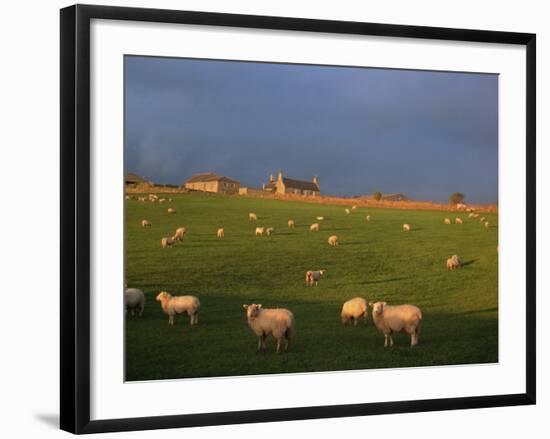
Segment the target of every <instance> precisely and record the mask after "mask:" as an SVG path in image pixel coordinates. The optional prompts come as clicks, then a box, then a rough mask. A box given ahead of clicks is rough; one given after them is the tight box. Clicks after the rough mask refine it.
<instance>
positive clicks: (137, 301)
mask: <svg viewBox="0 0 550 439" xmlns="http://www.w3.org/2000/svg"><path fill="white" fill-rule="evenodd" d="M124 308H125V309H126V311H128V310H130V315H131V316H134V315H135V312H136V311H137V314H138V316H140V317H141V316H142V315H143V309H144V308H145V294H143V291H141V290H138V289H137V288H126V290H125V291H124Z"/></svg>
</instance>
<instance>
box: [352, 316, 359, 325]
mask: <svg viewBox="0 0 550 439" xmlns="http://www.w3.org/2000/svg"><path fill="white" fill-rule="evenodd" d="M357 321H358V319H356V318H355V317H354V318H353V326H357Z"/></svg>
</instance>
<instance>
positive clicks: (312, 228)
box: [309, 223, 319, 232]
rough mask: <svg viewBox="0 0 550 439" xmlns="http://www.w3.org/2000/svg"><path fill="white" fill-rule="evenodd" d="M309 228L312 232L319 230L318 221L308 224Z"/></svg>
mask: <svg viewBox="0 0 550 439" xmlns="http://www.w3.org/2000/svg"><path fill="white" fill-rule="evenodd" d="M309 230H311V231H312V232H318V231H319V223H315V224H312V225H311V226H309Z"/></svg>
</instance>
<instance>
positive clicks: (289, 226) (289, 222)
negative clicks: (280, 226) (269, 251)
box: [287, 219, 295, 229]
mask: <svg viewBox="0 0 550 439" xmlns="http://www.w3.org/2000/svg"><path fill="white" fill-rule="evenodd" d="M287 224H288V228H289V229H293V228H294V226H295V224H294V220H291V219H290V220H288V221H287Z"/></svg>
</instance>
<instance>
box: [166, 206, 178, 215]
mask: <svg viewBox="0 0 550 439" xmlns="http://www.w3.org/2000/svg"><path fill="white" fill-rule="evenodd" d="M168 213H169V214H170V215H171V214H174V213H176V209H174V208H173V207H169V208H168Z"/></svg>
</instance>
